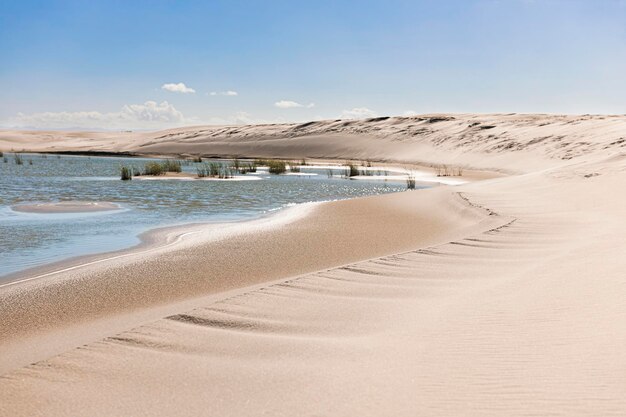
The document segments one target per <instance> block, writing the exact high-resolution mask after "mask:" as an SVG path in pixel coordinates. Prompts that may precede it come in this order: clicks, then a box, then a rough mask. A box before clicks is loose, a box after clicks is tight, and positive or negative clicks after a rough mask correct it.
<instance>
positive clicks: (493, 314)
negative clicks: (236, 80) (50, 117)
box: [0, 115, 626, 417]
mask: <svg viewBox="0 0 626 417" xmlns="http://www.w3.org/2000/svg"><path fill="white" fill-rule="evenodd" d="M476 122H478V123H480V124H479V125H473V123H476ZM341 123H344V122H314V123H312V124H309V125H306V126H305V127H301V128H298V129H299V131H302V130H305V131H307V132H309V134H310V137H298V136H295V137H294V136H290V137H288V139H287V136H285V141H284V142H282V139H280V137H278V138H277V136H278V135H280V134H284V132H285V131H288V132H292V133H293V132H294V131H295V129H296V128H297V127H285V126H284V125H275V126H262V127H237V129H239V131H240V132H241V133H240V134H239V136H236V137H234V138H230V139H228V140H226V139H224V138H223V137H222V136H220V135H221V133H220V134H215V135H213V133H211V132H214V130H211V129H213V128H197V129H196V132H197V133H200V134H202V135H206V138H207V139H206V146H211V149H214V151H213V152H216V153H219V149H228V150H229V152H224V154H225V155H226V154H233V153H234V152H232V151H233V150H234V149H238V150H243V149H247V154H248V155H253V154H255V153H259V156H269V155H267V154H265V153H263V152H268V153H270V151H271V152H275V154H276V156H281V157H287V156H288V157H290V158H301V157H309V158H310V157H320V158H322V157H336V158H337V159H343V158H346V154H348V153H350V152H352V153H354V156H353V157H354V158H355V159H357V158H358V159H365V158H370V159H381V160H390V159H402V160H409V161H411V160H412V161H414V162H421V163H434V164H437V163H442V162H445V163H454V164H458V165H463V166H469V167H476V168H495V169H499V170H502V171H508V172H515V175H510V176H507V177H502V178H495V179H491V180H486V181H480V182H474V183H470V184H464V185H460V186H457V187H437V188H435V189H430V190H426V191H415V192H408V193H400V194H395V195H385V196H379V197H371V198H365V199H361V200H352V201H340V202H333V203H326V204H322V205H319V206H316V207H315V208H314V210H312V211H311V212H309V214H308V215H307V216H306V217H304V218H300V219H299V220H296V221H295V222H292V223H289V226H288V227H283V228H271V229H267V230H265V231H263V232H260V233H255V234H253V235H246V234H244V235H241V236H240V238H237V239H230V238H229V239H225V240H223V241H220V242H219V245H215V244H213V245H212V244H210V243H207V244H202V243H201V242H202V236H201V235H197V236H196V238H197V239H198V240H196V241H195V242H196V245H197V246H196V247H185V248H184V250H181V251H172V250H170V251H166V252H164V253H159V255H158V256H156V257H154V258H153V257H149V256H139V257H138V258H137V259H133V258H132V257H130V258H129V259H128V260H127V261H125V262H124V263H123V264H113V265H99V266H98V267H97V268H96V267H94V268H92V269H87V270H84V271H80V272H78V271H77V272H76V273H75V274H72V275H63V276H57V277H55V278H54V279H43V280H35V281H32V282H29V283H25V284H24V285H16V286H12V287H8V288H3V289H0V298H1V302H0V314H2V317H3V318H4V320H3V322H1V323H0V337H2V339H1V340H3V341H4V342H3V345H2V346H0V348H1V349H2V352H1V353H2V356H0V357H3V358H5V359H4V363H3V366H4V369H5V371H4V375H3V377H2V378H1V379H0V415H10V416H20V415H24V416H38V415H41V416H44V415H45V416H55V415H77V414H79V415H90V416H99V415H103V416H104V415H107V416H110V415H163V416H170V415H216V416H248V415H249V416H257V415H273V416H294V415H332V416H354V415H359V416H361V415H371V416H381V415H393V416H414V415H420V416H498V417H500V416H548V415H550V416H568V417H569V416H623V415H626V396H625V395H624V393H625V392H626V378H625V375H626V349H625V348H626V332H625V331H624V329H626V303H624V299H626V279H625V278H624V277H625V274H624V271H626V258H625V257H624V256H623V254H624V251H625V249H626V238H625V236H626V194H624V192H623V188H624V184H626V153H625V151H626V139H622V136H623V135H624V132H625V131H626V117H624V116H548V115H529V116H519V115H501V116H498V115H487V116H474V115H453V116H442V115H439V116H436V117H435V116H424V117H422V118H418V117H415V118H408V119H407V118H398V119H386V120H382V121H379V120H374V121H370V122H365V121H360V122H345V123H346V124H345V125H342V124H341ZM333 126H334V128H335V130H334V131H333V133H332V134H330V133H328V134H327V133H323V132H324V129H330V127H333ZM481 126H482V127H483V128H481ZM485 126H486V127H487V128H484V127H485ZM489 126H495V127H489ZM194 129H195V128H194ZM194 129H191V128H188V129H179V130H175V131H170V132H168V133H163V132H161V133H159V134H151V135H152V136H151V137H152V138H153V139H152V140H154V141H155V145H146V146H147V147H151V149H156V148H158V147H160V148H159V149H160V150H161V151H166V150H167V149H175V147H176V146H179V148H180V150H181V151H182V150H184V151H185V152H186V151H187V150H188V148H189V146H191V145H188V144H187V142H186V139H185V138H186V137H187V136H188V135H191V132H193V131H194ZM203 129H205V130H203ZM215 129H217V128H215ZM222 129H223V131H228V130H229V129H235V128H222ZM255 129H256V130H255ZM289 129H291V130H289ZM342 129H343V130H342ZM367 129H371V132H372V134H371V136H369V137H368V136H367V131H368V130H367ZM338 130H339V131H341V132H340V133H341V135H342V136H341V137H339V136H336V135H337V131H338ZM381 131H382V133H381ZM251 132H256V133H257V134H258V136H250V135H251ZM263 132H266V136H263V135H261V133H263ZM268 132H269V133H268ZM281 132H282V133H281ZM364 132H365V133H364ZM58 135H62V134H61V133H58ZM314 135H318V136H317V137H316V138H315V140H314ZM385 135H387V136H385ZM146 136H148V134H146ZM383 136H384V137H383ZM270 138H271V139H270ZM77 140H78V139H77ZM125 140H127V139H125ZM194 140H195V142H194V145H193V146H195V147H197V148H201V147H202V146H205V145H204V144H203V142H202V141H198V138H195V139H194ZM29 141H32V137H29V139H28V140H26V139H24V144H25V145H27V144H28V143H30V142H29ZM177 141H179V142H180V143H179V144H178V145H177ZM268 142H271V143H268ZM33 143H35V144H34V145H32V146H34V147H35V146H39V145H37V142H36V141H35V142H33ZM220 143H221V144H223V145H220ZM287 143H290V144H293V146H291V147H290V146H287ZM29 146H30V145H29ZM120 146H121V145H120ZM124 146H128V147H132V146H136V145H135V144H133V145H124ZM221 146H223V148H220V147H221ZM215 149H218V150H215ZM244 153H245V152H241V154H244ZM357 153H358V154H357ZM194 239H195V238H194ZM268 242H271V243H272V244H271V245H268ZM363 259H368V260H363ZM201 265H204V267H202V266H201ZM218 265H219V267H218ZM314 271H318V272H314ZM272 278H273V279H274V280H273V281H271V282H268V281H270V280H271V279H272ZM264 281H265V282H266V283H265V284H263V285H259V284H261V283H263V282H264ZM237 287H239V289H237ZM220 291H228V292H224V293H222V294H220ZM194 297H195V298H194ZM158 317H161V318H160V319H157V318H158ZM45 343H48V345H47V346H48V351H46V350H45V349H42V348H39V351H38V352H37V349H38V347H39V346H42V345H44V344H45ZM51 346H52V347H54V349H52V347H51ZM20 349H21V350H20ZM52 350H55V352H63V353H61V354H56V353H55V354H53V352H52ZM33 351H35V352H34V353H33V354H32V355H31V356H29V358H31V359H30V360H31V361H34V360H37V361H38V362H37V363H35V364H33V365H30V366H21V365H19V364H20V360H23V357H24V355H29V352H33ZM20 355H21V356H20ZM20 358H22V359H20Z"/></svg>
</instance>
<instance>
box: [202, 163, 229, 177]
mask: <svg viewBox="0 0 626 417" xmlns="http://www.w3.org/2000/svg"><path fill="white" fill-rule="evenodd" d="M196 172H197V173H198V178H206V177H211V178H220V179H228V178H232V177H233V176H234V174H235V169H234V168H233V167H232V166H231V165H226V164H220V163H217V162H211V163H210V164H207V163H204V164H202V166H199V167H196Z"/></svg>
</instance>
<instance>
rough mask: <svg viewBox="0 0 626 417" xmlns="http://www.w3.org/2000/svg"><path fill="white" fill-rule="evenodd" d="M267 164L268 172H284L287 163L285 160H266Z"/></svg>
mask: <svg viewBox="0 0 626 417" xmlns="http://www.w3.org/2000/svg"><path fill="white" fill-rule="evenodd" d="M267 166H268V168H269V172H270V174H276V175H278V174H284V173H285V172H286V171H287V164H286V163H285V161H268V165H267Z"/></svg>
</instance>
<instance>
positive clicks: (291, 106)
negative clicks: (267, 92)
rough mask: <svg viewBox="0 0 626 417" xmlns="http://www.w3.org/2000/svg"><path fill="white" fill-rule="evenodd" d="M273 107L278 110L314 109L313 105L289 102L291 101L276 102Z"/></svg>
mask: <svg viewBox="0 0 626 417" xmlns="http://www.w3.org/2000/svg"><path fill="white" fill-rule="evenodd" d="M274 106H275V107H278V108H279V109H295V108H298V107H306V108H307V109H312V108H313V107H315V103H309V104H307V105H304V104H300V103H298V102H296V101H291V100H280V101H277V102H276V103H274Z"/></svg>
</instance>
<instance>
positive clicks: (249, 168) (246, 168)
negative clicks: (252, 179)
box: [239, 162, 256, 175]
mask: <svg viewBox="0 0 626 417" xmlns="http://www.w3.org/2000/svg"><path fill="white" fill-rule="evenodd" d="M248 172H256V165H255V164H254V162H249V163H247V164H242V165H241V167H240V168H239V173H240V174H244V175H245V174H247V173H248Z"/></svg>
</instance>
